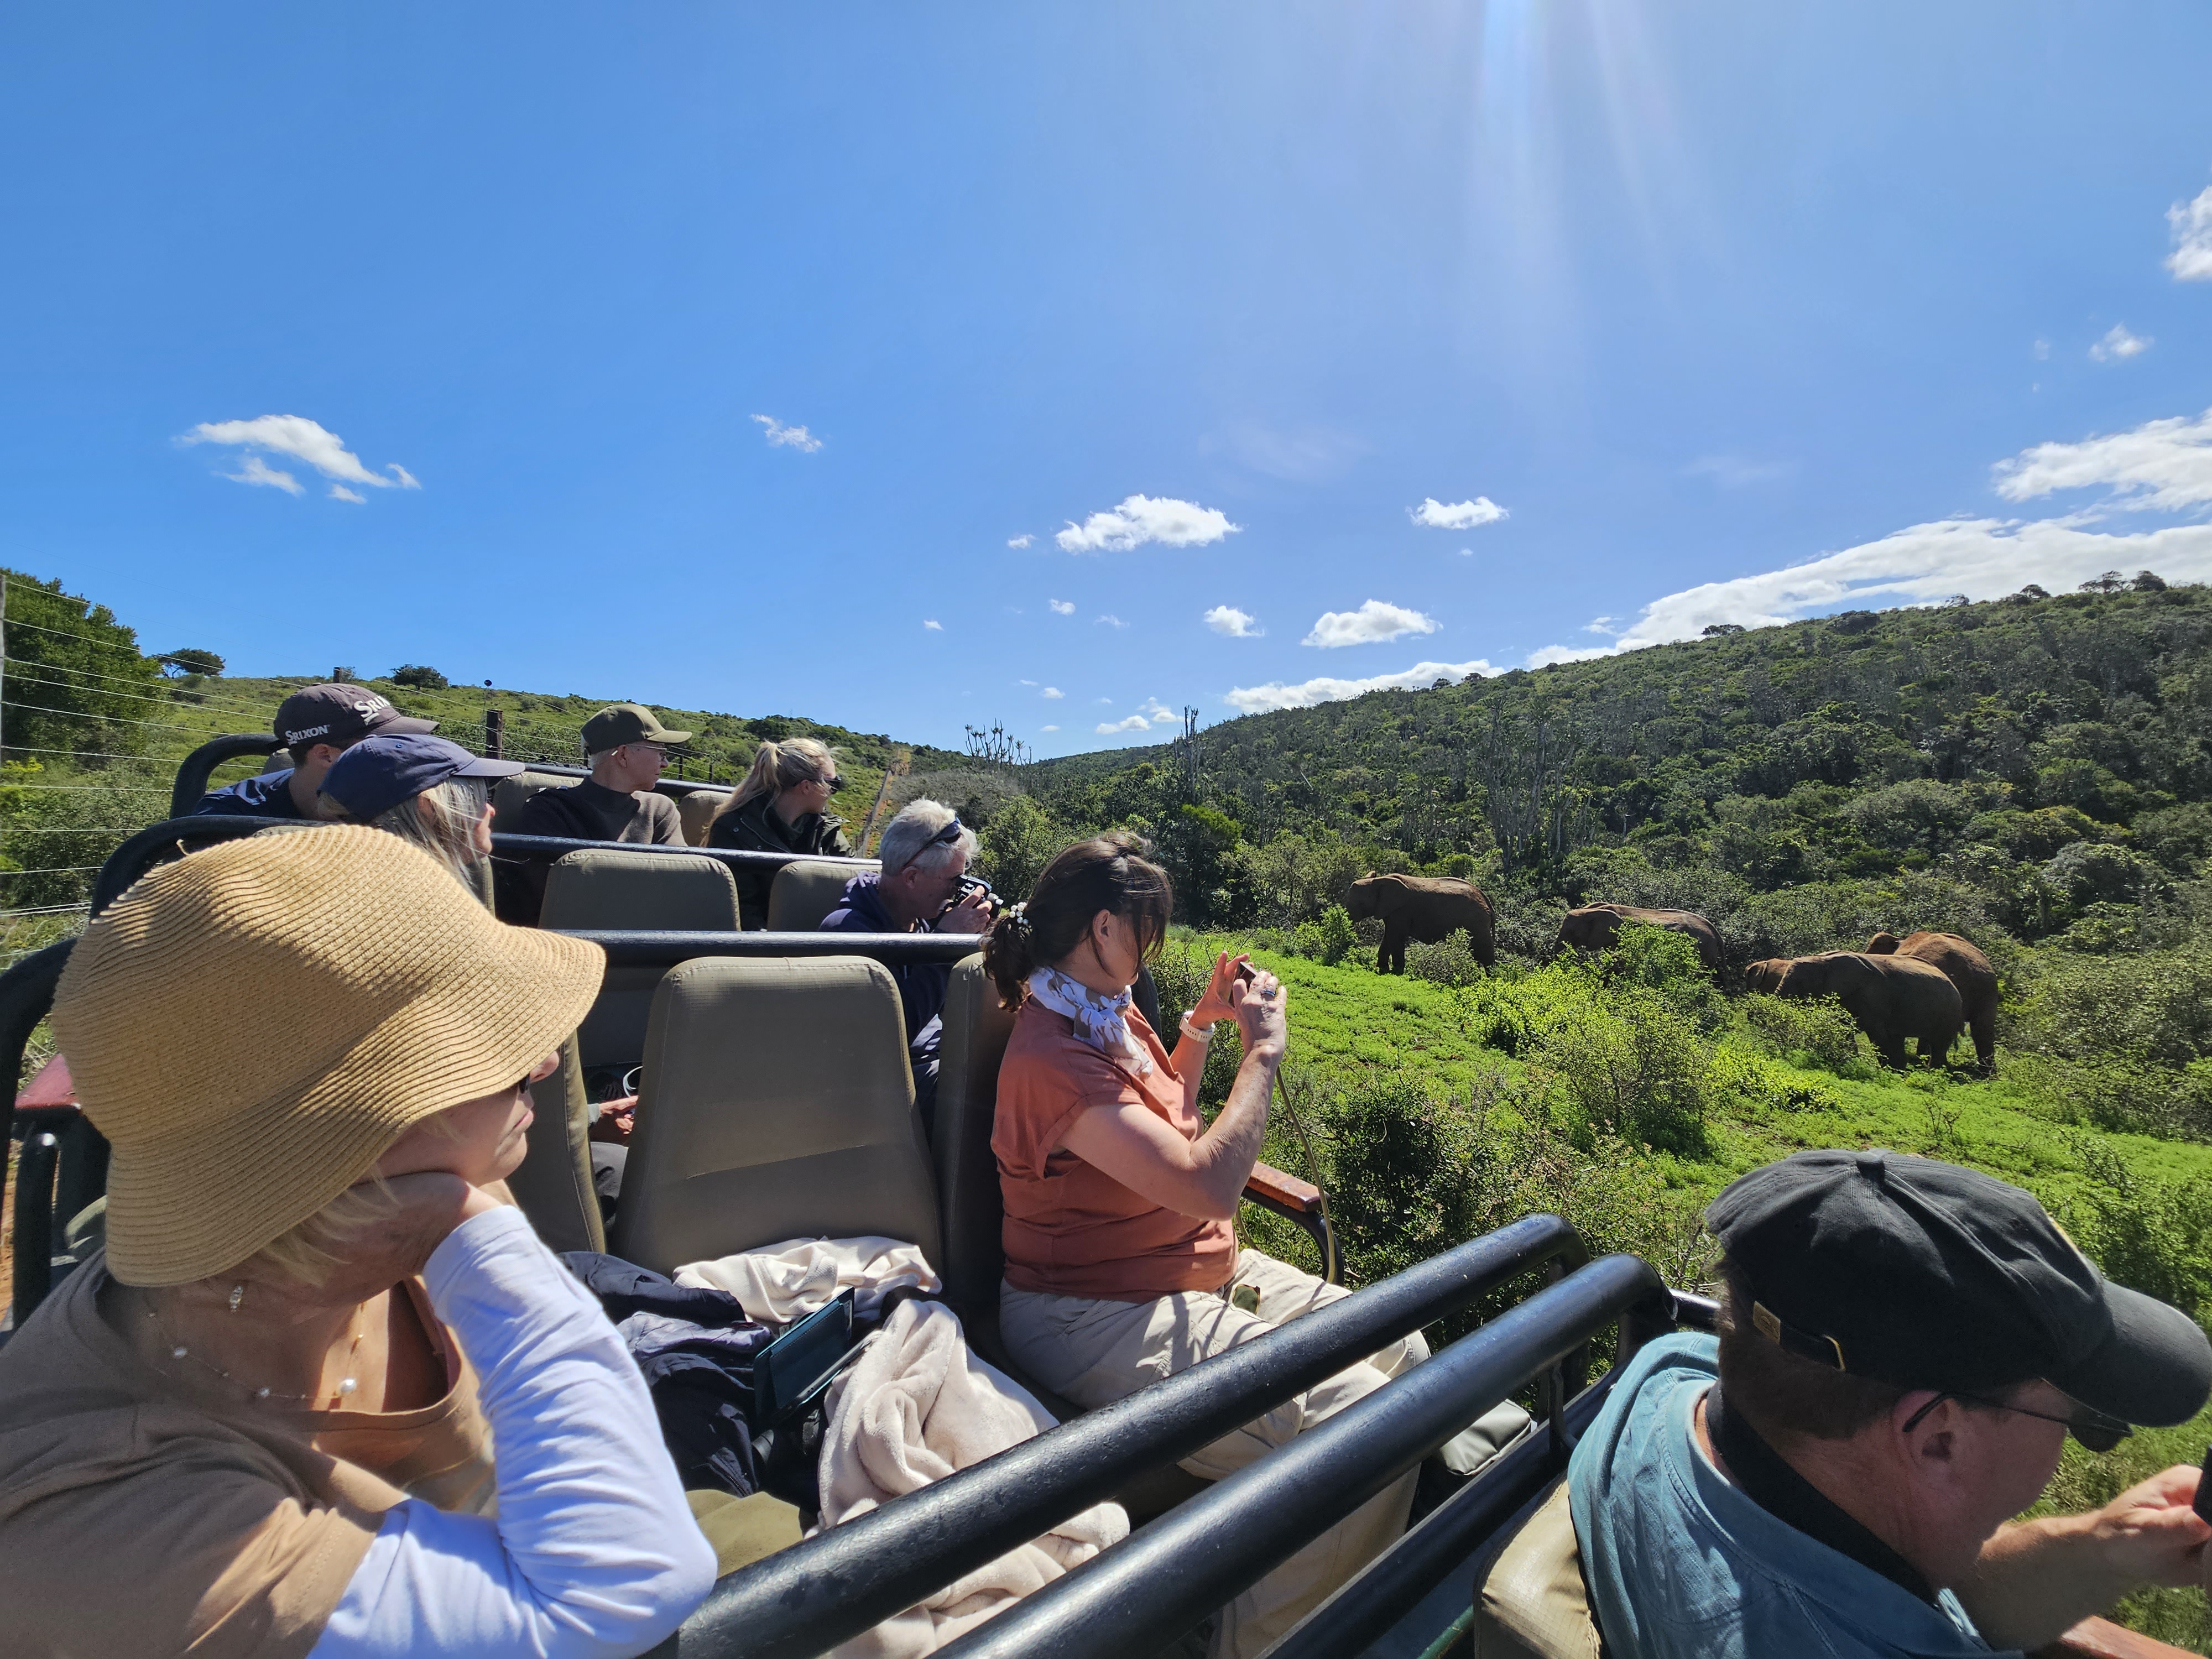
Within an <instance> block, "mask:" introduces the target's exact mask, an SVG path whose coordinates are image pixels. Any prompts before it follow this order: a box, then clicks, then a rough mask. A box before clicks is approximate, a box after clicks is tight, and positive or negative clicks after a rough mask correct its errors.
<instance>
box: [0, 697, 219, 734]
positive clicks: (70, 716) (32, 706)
mask: <svg viewBox="0 0 2212 1659" xmlns="http://www.w3.org/2000/svg"><path fill="white" fill-rule="evenodd" d="M15 707H16V708H27V709H29V710H30V711H31V712H32V713H33V714H59V715H60V716H61V717H62V718H63V719H64V720H115V721H119V722H120V723H121V724H123V725H125V726H163V727H166V728H167V730H169V731H172V732H191V733H192V734H193V735H195V736H196V737H198V738H201V739H202V740H203V741H204V740H205V739H207V738H220V737H223V736H225V735H227V734H226V733H224V732H203V731H201V730H200V729H199V727H197V726H185V725H184V724H182V723H181V722H179V721H177V720H132V719H131V717H130V716H129V715H128V714H87V713H85V712H84V710H82V708H47V707H46V705H45V704H44V703H37V702H19V703H17V704H16V705H15Z"/></svg>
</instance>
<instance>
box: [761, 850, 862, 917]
mask: <svg viewBox="0 0 2212 1659" xmlns="http://www.w3.org/2000/svg"><path fill="white" fill-rule="evenodd" d="M859 874H860V867H859V866H856V865H850V864H827V863H823V862H822V861H821V860H816V859H800V860H798V861H797V862H796V863H793V864H787V865H785V866H783V868H782V869H781V870H779V871H777V872H775V884H774V885H773V886H771V887H770V888H769V890H768V930H769V932H770V933H812V932H813V931H814V930H815V929H816V928H817V927H820V926H821V925H822V918H823V917H824V916H826V915H829V913H830V912H831V911H832V910H834V909H836V908H837V901H838V900H839V899H841V898H842V897H844V896H845V884H846V883H847V882H848V881H850V880H852V878H854V877H855V876H857V875H859Z"/></svg>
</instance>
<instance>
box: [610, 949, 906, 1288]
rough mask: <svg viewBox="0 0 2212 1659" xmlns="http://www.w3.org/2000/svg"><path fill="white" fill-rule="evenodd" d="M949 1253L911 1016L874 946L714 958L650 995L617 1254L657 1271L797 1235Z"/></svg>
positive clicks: (690, 966) (677, 973) (677, 972)
mask: <svg viewBox="0 0 2212 1659" xmlns="http://www.w3.org/2000/svg"><path fill="white" fill-rule="evenodd" d="M868 1234H872V1235H876V1236H878V1237H886V1238H896V1239H900V1240H902V1241H904V1242H906V1243H912V1244H916V1245H919V1246H920V1247H921V1252H922V1255H924V1256H925V1257H927V1260H928V1261H929V1262H930V1263H931V1265H932V1266H935V1265H936V1263H937V1262H938V1261H939V1257H940V1255H941V1254H942V1253H941V1251H940V1249H939V1231H938V1223H937V1182H936V1179H935V1177H934V1176H933V1175H932V1174H931V1172H930V1168H929V1153H928V1149H927V1146H925V1145H924V1143H923V1140H922V1133H921V1116H920V1115H919V1114H918V1113H917V1112H915V1109H914V1079H913V1075H912V1073H911V1072H910V1071H909V1070H908V1065H907V1053H906V1021H905V1018H904V1016H903V1015H902V1012H900V1007H899V994H898V987H897V986H896V984H894V983H893V982H892V980H891V976H890V972H889V971H888V970H887V969H885V968H884V966H883V964H882V963H878V962H872V961H870V960H869V959H868V958H866V957H756V958H746V957H699V958H697V959H696V960H694V961H691V962H686V963H680V964H678V966H677V967H675V968H672V969H670V970H669V972H668V974H667V975H666V977H665V978H664V979H663V980H662V981H661V983H660V988H659V992H658V993H656V994H655V995H654V997H653V1018H652V1024H651V1025H650V1027H649V1029H648V1030H647V1036H646V1044H645V1080H644V1085H643V1087H642V1088H641V1091H640V1095H639V1100H638V1108H637V1132H636V1133H635V1136H634V1137H633V1138H632V1139H631V1142H630V1151H629V1165H628V1168H627V1169H626V1170H625V1171H624V1173H623V1194H622V1205H621V1207H620V1208H619V1209H618V1210H617V1212H616V1216H615V1226H614V1239H613V1249H614V1253H615V1254H616V1255H619V1256H622V1257H623V1258H624V1259H625V1260H626V1261H635V1262H636V1263H638V1264H639V1265H640V1266H641V1267H650V1268H652V1269H653V1270H654V1271H655V1272H656V1273H668V1272H670V1271H671V1270H673V1269H674V1268H676V1267H679V1266H681V1265H682V1264H683V1263H684V1262H687V1261H702V1260H704V1259H708V1258H711V1257H714V1256H720V1255H730V1254H731V1253H732V1252H733V1251H738V1250H745V1249H755V1248H757V1247H758V1246H760V1245H763V1244H775V1243H781V1242H782V1241H783V1240H785V1239H790V1238H823V1237H828V1238H847V1237H857V1236H860V1235H868Z"/></svg>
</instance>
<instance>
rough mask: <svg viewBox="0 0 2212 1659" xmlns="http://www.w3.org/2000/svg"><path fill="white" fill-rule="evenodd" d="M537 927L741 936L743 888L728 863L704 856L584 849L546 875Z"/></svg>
mask: <svg viewBox="0 0 2212 1659" xmlns="http://www.w3.org/2000/svg"><path fill="white" fill-rule="evenodd" d="M538 926H539V927H591V928H623V927H645V928H653V929H656V930H659V929H665V928H689V929H693V930H696V931H698V932H702V933H735V932H737V930H738V884H737V883H736V882H734V881H732V879H731V878H730V872H729V869H728V867H727V866H726V865H724V864H723V863H722V862H721V861H720V860H717V859H710V858H708V857H707V856H706V855H705V854H699V853H630V852H624V851H623V850H621V849H619V848H612V847H585V848H578V849H577V850H576V851H574V852H573V853H564V854H562V855H561V856H560V857H559V858H558V859H556V860H554V862H553V867H552V868H551V869H550V870H548V871H547V872H545V903H544V908H542V909H541V910H539V912H538Z"/></svg>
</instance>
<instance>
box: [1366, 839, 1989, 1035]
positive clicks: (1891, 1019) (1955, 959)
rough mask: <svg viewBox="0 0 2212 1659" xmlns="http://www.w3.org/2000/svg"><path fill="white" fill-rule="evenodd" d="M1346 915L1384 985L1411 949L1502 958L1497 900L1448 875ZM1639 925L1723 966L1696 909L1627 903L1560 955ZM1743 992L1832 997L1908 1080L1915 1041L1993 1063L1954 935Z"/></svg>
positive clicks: (1584, 926)
mask: <svg viewBox="0 0 2212 1659" xmlns="http://www.w3.org/2000/svg"><path fill="white" fill-rule="evenodd" d="M1345 908H1346V910H1347V911H1348V912H1350V914H1351V915H1352V920H1354V921H1365V920H1366V919H1368V918H1370V917H1374V918H1378V919H1379V920H1380V921H1382V923H1383V945H1382V948H1381V949H1380V950H1379V951H1377V952H1376V959H1375V966H1376V969H1377V971H1379V972H1382V973H1385V974H1401V973H1403V972H1405V970H1406V945H1407V942H1408V941H1409V940H1413V939H1419V940H1420V941H1421V942H1422V943H1424V944H1427V945H1435V944H1440V943H1442V942H1443V940H1444V939H1449V938H1450V937H1451V936H1452V934H1454V933H1457V932H1459V931H1460V930H1461V929H1462V928H1464V929H1465V930H1466V932H1467V936H1468V951H1469V952H1470V953H1471V954H1472V955H1473V956H1474V959H1475V960H1476V961H1477V962H1479V963H1481V964H1482V965H1483V966H1484V967H1485V968H1488V967H1490V966H1492V964H1493V963H1495V961H1496V959H1497V918H1496V915H1495V914H1494V912H1493V911H1492V908H1491V904H1490V899H1489V897H1488V896H1487V895H1486V894H1485V893H1484V892H1483V890H1482V889H1480V887H1478V886H1476V885H1475V884H1474V883H1473V882H1471V881H1458V880H1454V879H1452V878H1449V877H1443V876H1401V875H1368V876H1363V877H1361V878H1359V879H1358V881H1355V882H1353V883H1352V890H1351V893H1350V894H1349V895H1348V896H1347V897H1346V900H1345ZM1631 921H1635V922H1642V923H1644V924H1645V925H1646V926H1649V927H1664V928H1666V929H1668V931H1670V932H1673V933H1681V934H1683V935H1685V936H1686V937H1687V938H1688V939H1690V940H1691V941H1692V943H1693V944H1695V945H1696V946H1697V950H1698V959H1699V961H1700V962H1702V963H1704V964H1705V968H1706V969H1707V970H1708V971H1709V972H1712V971H1717V970H1718V969H1720V967H1721V965H1722V958H1721V940H1720V934H1719V933H1718V932H1717V931H1716V930H1715V928H1714V927H1713V925H1712V923H1711V922H1710V921H1706V920H1705V917H1703V916H1701V915H1698V914H1697V913H1696V912H1694V911H1691V910H1649V909H1638V908H1635V907H1633V906H1630V905H1625V904H1585V905H1583V906H1581V907H1580V908H1577V909H1573V910H1570V911H1568V912H1567V914H1566V915H1565V918H1564V919H1563V920H1562V921H1560V923H1559V944H1560V945H1561V946H1563V947H1571V948H1573V949H1575V950H1577V951H1602V950H1606V949H1607V948H1609V947H1610V946H1611V945H1613V944H1614V943H1615V942H1616V941H1617V940H1618V939H1619V938H1620V928H1621V925H1622V924H1623V923H1624V922H1631ZM1744 982H1745V984H1746V985H1747V987H1749V988H1750V989H1752V990H1753V991H1763V992H1765V993H1767V994H1769V995H1771V996H1779V997H1791V998H1812V997H1827V996H1832V997H1834V998H1836V999H1837V1000H1838V1001H1840V1002H1841V1003H1842V1004H1843V1005H1844V1010H1845V1012H1848V1013H1849V1014H1850V1017H1851V1018H1853V1019H1854V1020H1855V1021H1857V1024H1858V1027H1859V1029H1860V1030H1863V1031H1864V1032H1865V1033H1866V1034H1867V1037H1868V1039H1869V1041H1870V1042H1873V1044H1874V1046H1875V1048H1876V1049H1877V1050H1879V1051H1880V1053H1881V1057H1882V1058H1883V1059H1884V1060H1887V1061H1888V1062H1889V1064H1891V1065H1892V1066H1897V1067H1899V1069H1902V1068H1903V1067H1904V1066H1905V1063H1906V1060H1905V1042H1906V1041H1907V1039H1911V1041H1912V1042H1914V1043H1915V1044H1916V1045H1917V1048H1918V1051H1919V1057H1920V1058H1921V1059H1923V1060H1935V1061H1936V1063H1937V1064H1939V1065H1940V1064H1942V1062H1943V1061H1944V1060H1946V1059H1947V1058H1948V1055H1949V1054H1950V1052H1951V1046H1952V1044H1953V1043H1954V1042H1957V1040H1958V1037H1959V1033H1960V1029H1961V1028H1962V1027H1963V1028H1964V1029H1965V1030H1967V1031H1968V1032H1970V1033H1971V1034H1972V1037H1973V1040H1974V1054H1975V1058H1976V1059H1977V1060H1978V1062H1979V1063H1980V1065H1981V1067H1982V1069H1983V1070H1984V1071H1987V1070H1988V1069H1989V1066H1990V1062H1991V1060H1993V1059H1994V1058H1995V1056H1996V1012H1997V975H1996V969H1994V968H1992V967H1991V966H1990V959H1989V958H1988V957H1985V956H1984V955H1983V954H1982V953H1981V951H1978V950H1977V949H1975V948H1974V946H1973V945H1971V944H1969V943H1968V942H1967V941H1966V940H1965V939H1960V937H1959V936H1958V935H1957V934H1955V933H1908V934H1907V935H1906V936H1905V938H1904V939H1899V938H1898V937H1897V936H1896V935H1895V934H1893V933H1876V934H1875V936H1874V937H1873V938H1872V939H1869V940H1868V941H1867V947H1866V949H1865V950H1863V951H1823V952H1821V953H1820V955H1818V956H1810V957H1775V958H1773V959H1771V960H1770V961H1766V962H1754V963H1752V964H1751V966H1750V967H1749V968H1747V969H1745V970H1744Z"/></svg>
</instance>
